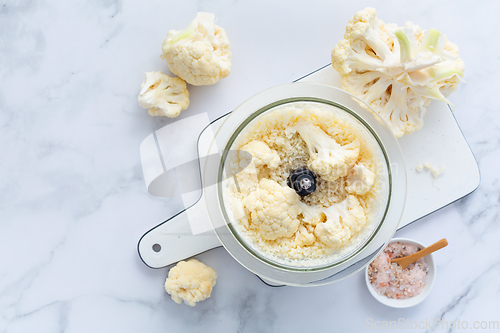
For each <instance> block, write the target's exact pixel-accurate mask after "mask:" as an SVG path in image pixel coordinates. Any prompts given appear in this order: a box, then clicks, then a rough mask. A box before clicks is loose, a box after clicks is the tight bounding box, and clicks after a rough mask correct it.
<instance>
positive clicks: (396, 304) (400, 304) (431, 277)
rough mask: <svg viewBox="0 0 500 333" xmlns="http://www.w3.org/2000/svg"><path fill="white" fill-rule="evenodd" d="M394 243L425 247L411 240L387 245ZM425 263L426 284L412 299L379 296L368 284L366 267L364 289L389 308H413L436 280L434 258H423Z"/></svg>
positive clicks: (430, 256) (403, 239) (394, 240)
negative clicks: (426, 268)
mask: <svg viewBox="0 0 500 333" xmlns="http://www.w3.org/2000/svg"><path fill="white" fill-rule="evenodd" d="M394 242H401V243H407V244H411V245H416V246H419V247H420V249H423V248H425V247H426V245H424V244H422V243H420V242H417V241H415V240H413V239H409V238H401V237H399V238H393V239H392V240H391V241H390V242H389V244H391V243H394ZM425 261H426V262H427V264H428V265H429V270H428V271H427V278H426V283H425V287H424V289H423V290H422V292H421V293H420V294H418V295H416V296H414V297H411V298H407V299H393V298H389V297H387V296H384V295H381V294H379V293H378V292H377V291H376V290H375V288H373V286H372V284H371V283H370V279H369V277H368V266H367V267H366V268H365V270H364V271H365V281H366V287H367V288H368V291H369V292H370V294H371V295H372V296H373V297H374V298H375V299H376V300H377V301H379V302H380V303H382V304H384V305H387V306H389V307H391V308H400V309H401V308H410V307H412V306H415V305H417V304H420V303H421V302H423V300H425V299H426V298H427V296H429V293H430V292H431V290H432V287H433V286H434V281H435V280H436V274H437V268H436V263H435V262H434V256H433V255H432V253H431V254H429V255H427V256H425Z"/></svg>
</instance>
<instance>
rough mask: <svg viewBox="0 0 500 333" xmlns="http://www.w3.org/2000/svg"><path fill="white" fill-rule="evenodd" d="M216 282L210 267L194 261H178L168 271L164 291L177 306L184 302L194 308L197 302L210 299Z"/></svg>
mask: <svg viewBox="0 0 500 333" xmlns="http://www.w3.org/2000/svg"><path fill="white" fill-rule="evenodd" d="M216 280H217V273H215V271H214V270H213V269H212V268H211V267H208V266H207V265H205V264H204V263H202V262H199V261H198V260H196V259H189V260H187V261H179V263H178V264H177V265H175V266H174V267H173V268H171V269H170V271H169V272H168V278H167V280H166V281H165V290H166V291H167V293H169V294H170V296H172V299H173V300H174V301H175V302H176V303H177V304H180V303H181V302H182V301H184V302H185V303H187V304H189V305H191V306H195V305H196V303H197V302H200V301H203V300H205V299H207V298H209V297H210V294H211V293H212V288H213V286H215V282H216Z"/></svg>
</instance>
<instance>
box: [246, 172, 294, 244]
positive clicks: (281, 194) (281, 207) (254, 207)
mask: <svg viewBox="0 0 500 333" xmlns="http://www.w3.org/2000/svg"><path fill="white" fill-rule="evenodd" d="M298 202H299V195H298V194H297V193H296V192H295V191H294V190H292V189H291V188H289V187H288V186H286V187H285V186H281V185H280V184H278V183H277V182H275V181H273V180H270V179H267V178H263V179H261V180H260V181H259V186H258V188H257V189H256V190H255V191H254V192H252V193H251V194H250V195H249V196H247V197H246V198H245V199H243V203H244V205H245V207H246V208H247V209H248V210H249V212H250V217H251V219H252V223H255V224H256V225H257V227H258V230H259V232H260V234H261V235H262V237H263V238H265V239H268V240H275V239H276V238H279V237H290V236H292V235H293V234H294V233H295V232H296V231H297V229H298V228H299V224H300V221H299V220H298V219H297V216H298V215H299V214H300V209H299V207H298Z"/></svg>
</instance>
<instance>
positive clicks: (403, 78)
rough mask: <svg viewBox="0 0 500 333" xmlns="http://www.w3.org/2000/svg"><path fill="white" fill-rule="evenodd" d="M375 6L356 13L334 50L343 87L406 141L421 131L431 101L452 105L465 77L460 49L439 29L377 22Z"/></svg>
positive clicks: (409, 24) (335, 61) (333, 63)
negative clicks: (405, 138) (407, 137)
mask: <svg viewBox="0 0 500 333" xmlns="http://www.w3.org/2000/svg"><path fill="white" fill-rule="evenodd" d="M376 15H377V12H376V10H375V9H373V8H366V9H364V10H362V11H359V12H358V13H356V14H355V15H354V16H353V17H352V18H351V19H350V20H349V23H348V24H347V27H346V33H345V35H344V39H343V40H341V41H340V42H339V43H338V44H337V45H336V46H335V48H334V49H333V51H332V65H333V67H334V68H335V70H336V71H337V72H338V73H339V74H340V76H341V85H342V88H343V89H345V90H347V91H348V92H350V93H352V94H354V95H356V96H358V97H359V98H360V99H362V100H363V101H364V102H366V103H367V104H368V105H370V106H371V107H372V108H373V109H374V110H375V111H376V112H377V113H378V114H379V115H380V116H381V117H382V118H383V119H384V121H385V122H386V123H387V124H389V126H390V127H391V129H392V131H393V133H394V135H395V136H396V137H401V136H402V135H404V134H410V133H412V132H414V131H416V130H419V129H420V128H421V127H422V125H423V120H422V117H423V115H424V114H425V110H426V106H428V105H429V103H430V102H431V99H436V100H440V101H443V102H446V103H449V104H450V102H449V101H448V100H447V99H446V96H449V95H450V94H451V93H452V92H454V91H455V90H456V89H457V84H458V82H460V79H461V78H462V77H463V71H464V63H463V61H462V59H460V58H459V55H458V47H457V46H456V45H455V44H453V43H451V42H449V41H448V39H447V38H446V36H445V35H443V34H441V33H440V32H439V31H437V30H435V29H429V30H422V29H421V28H420V27H419V26H417V25H414V24H413V23H411V22H407V23H406V25H405V26H404V27H402V28H399V27H398V26H397V25H395V24H385V23H384V22H383V21H381V20H379V19H377V17H376Z"/></svg>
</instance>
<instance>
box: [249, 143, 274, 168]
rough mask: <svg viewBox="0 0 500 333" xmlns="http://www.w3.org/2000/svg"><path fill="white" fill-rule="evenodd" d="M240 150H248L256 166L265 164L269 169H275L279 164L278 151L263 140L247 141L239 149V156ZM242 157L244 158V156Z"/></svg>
mask: <svg viewBox="0 0 500 333" xmlns="http://www.w3.org/2000/svg"><path fill="white" fill-rule="evenodd" d="M241 151H243V152H248V153H250V154H251V155H252V160H253V162H254V163H255V166H256V167H260V166H263V165H266V166H267V167H268V168H270V169H276V168H277V167H278V165H279V164H280V157H279V155H278V153H277V152H276V151H274V150H272V149H271V148H269V146H268V145H267V144H266V143H265V142H262V141H259V140H254V141H251V142H249V143H247V144H246V145H244V146H243V147H241V149H240V158H242V157H241V155H243V154H241V153H242V152H241ZM242 159H244V157H243V158H242Z"/></svg>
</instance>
